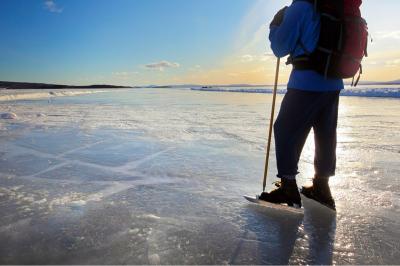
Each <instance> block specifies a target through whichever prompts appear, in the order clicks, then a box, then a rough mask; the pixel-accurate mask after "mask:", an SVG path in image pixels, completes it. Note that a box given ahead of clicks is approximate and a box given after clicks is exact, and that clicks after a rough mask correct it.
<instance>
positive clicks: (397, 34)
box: [372, 30, 400, 40]
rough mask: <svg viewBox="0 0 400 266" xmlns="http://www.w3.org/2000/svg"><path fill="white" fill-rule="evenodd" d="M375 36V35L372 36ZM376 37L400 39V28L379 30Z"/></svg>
mask: <svg viewBox="0 0 400 266" xmlns="http://www.w3.org/2000/svg"><path fill="white" fill-rule="evenodd" d="M372 37H374V36H372ZM375 37H376V38H377V39H395V40H400V30H398V31H380V32H377V33H376V35H375Z"/></svg>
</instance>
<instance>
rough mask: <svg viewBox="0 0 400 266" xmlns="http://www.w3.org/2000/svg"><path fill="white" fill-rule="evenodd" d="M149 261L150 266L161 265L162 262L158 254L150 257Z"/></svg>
mask: <svg viewBox="0 0 400 266" xmlns="http://www.w3.org/2000/svg"><path fill="white" fill-rule="evenodd" d="M148 259H149V264H150V265H160V262H161V260H160V256H159V255H158V254H152V255H149V257H148Z"/></svg>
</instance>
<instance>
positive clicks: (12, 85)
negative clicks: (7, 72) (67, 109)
mask: <svg viewBox="0 0 400 266" xmlns="http://www.w3.org/2000/svg"><path fill="white" fill-rule="evenodd" d="M0 88H3V89H99V88H102V89H103V88H106V89H121V88H131V87H128V86H115V85H106V84H99V85H88V86H71V85H61V84H46V83H31V82H10V81H0Z"/></svg>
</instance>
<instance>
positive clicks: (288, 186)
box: [259, 179, 301, 208]
mask: <svg viewBox="0 0 400 266" xmlns="http://www.w3.org/2000/svg"><path fill="white" fill-rule="evenodd" d="M275 186H276V187H277V189H275V190H273V191H271V192H269V193H267V192H263V193H262V194H261V196H260V197H259V200H263V201H267V202H270V203H274V204H287V205H288V206H290V207H296V208H301V197H300V193H299V189H298V187H297V183H296V180H289V179H282V181H281V182H276V183H275Z"/></svg>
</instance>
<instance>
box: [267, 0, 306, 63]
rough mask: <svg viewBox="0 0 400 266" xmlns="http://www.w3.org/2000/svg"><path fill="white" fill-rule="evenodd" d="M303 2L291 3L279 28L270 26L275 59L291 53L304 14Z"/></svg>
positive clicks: (270, 37) (299, 31) (297, 38)
mask: <svg viewBox="0 0 400 266" xmlns="http://www.w3.org/2000/svg"><path fill="white" fill-rule="evenodd" d="M305 5H306V3H304V2H301V1H299V2H293V3H292V5H291V6H289V7H288V8H287V9H286V12H285V16H284V18H283V22H282V24H281V25H280V26H272V27H271V29H270V33H269V40H270V41H271V49H272V51H273V52H274V54H275V55H276V56H277V57H285V56H287V55H289V54H290V53H291V52H293V51H294V50H295V49H296V47H297V44H298V40H299V38H300V34H301V25H302V23H303V18H304V14H305V12H306V10H305V8H306V7H307V6H305Z"/></svg>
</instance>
